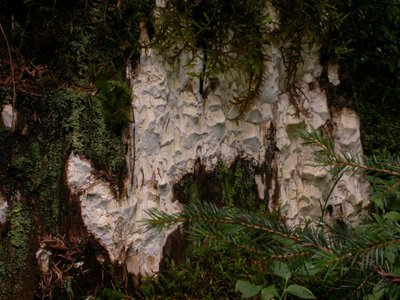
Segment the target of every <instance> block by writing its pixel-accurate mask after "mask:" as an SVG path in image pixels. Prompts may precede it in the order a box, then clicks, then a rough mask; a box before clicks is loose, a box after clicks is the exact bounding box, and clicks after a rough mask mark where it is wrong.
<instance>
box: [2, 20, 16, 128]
mask: <svg viewBox="0 0 400 300" xmlns="http://www.w3.org/2000/svg"><path fill="white" fill-rule="evenodd" d="M0 30H1V33H2V34H3V37H4V40H5V42H6V46H7V51H8V56H9V58H10V69H11V78H12V84H13V95H12V99H13V111H14V110H15V104H16V101H17V92H16V87H15V75H14V65H13V61H12V55H11V48H10V44H9V43H8V39H7V36H6V33H5V32H4V29H3V26H2V25H1V23H0ZM12 124H14V114H13V120H12Z"/></svg>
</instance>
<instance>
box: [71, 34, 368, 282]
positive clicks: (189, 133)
mask: <svg viewBox="0 0 400 300" xmlns="http://www.w3.org/2000/svg"><path fill="white" fill-rule="evenodd" d="M142 38H144V39H148V37H146V33H145V32H143V33H142ZM265 51H266V54H268V57H270V60H269V61H267V62H266V63H265V74H264V79H263V82H262V85H261V89H260V93H259V95H258V96H257V97H256V99H254V101H253V103H252V105H251V107H250V108H249V109H248V111H247V112H246V114H245V116H244V118H242V119H240V120H233V119H234V118H235V117H236V116H237V114H238V111H237V108H236V107H235V106H233V105H232V104H231V102H230V100H232V99H234V98H235V97H238V96H239V95H240V93H242V92H243V91H244V90H245V89H246V88H247V86H246V78H244V76H240V75H239V74H235V73H230V74H224V75H221V76H220V77H219V78H218V79H217V80H218V84H217V85H216V84H214V83H210V82H204V83H203V84H204V87H203V89H204V90H206V89H207V88H208V87H209V85H213V86H212V88H210V89H209V91H208V93H207V94H208V95H207V97H203V96H205V95H204V93H201V92H200V80H199V79H197V78H192V77H190V76H189V75H188V74H191V73H194V72H196V71H198V70H201V68H202V63H201V62H200V61H199V62H197V63H195V64H193V63H192V64H190V65H188V62H189V61H190V60H191V57H190V55H189V54H185V53H182V54H181V56H180V57H179V61H177V62H176V64H175V65H170V64H168V63H166V61H165V59H164V58H163V56H162V55H160V54H159V53H157V51H156V50H154V49H146V50H145V49H143V50H142V54H141V57H140V63H139V65H138V66H137V69H136V70H134V72H132V71H130V70H128V73H129V74H128V75H129V76H131V86H132V92H133V95H134V96H133V99H132V114H133V120H134V121H133V122H132V123H131V124H130V126H129V132H128V133H127V134H126V136H125V141H126V145H127V147H128V155H127V164H128V178H127V180H126V186H125V192H124V193H122V194H121V195H119V196H118V195H116V194H115V193H113V191H112V190H113V189H112V186H111V185H110V183H107V182H105V181H104V180H103V179H100V178H98V177H96V175H95V172H94V169H93V167H92V166H91V164H90V162H88V161H85V160H84V159H83V158H80V157H78V156H75V155H74V154H71V156H70V158H69V161H68V169H67V180H68V184H69V188H70V190H71V194H72V195H78V197H79V200H80V203H81V211H82V217H83V220H84V223H85V225H86V227H87V229H88V230H89V232H91V233H92V234H93V235H94V236H95V237H96V239H97V240H98V241H99V242H100V243H101V245H103V246H104V247H105V249H107V251H108V254H109V257H110V260H111V261H112V262H116V261H118V262H120V263H122V264H126V268H127V271H128V272H129V273H132V274H136V275H139V274H147V273H152V272H156V271H157V270H158V268H159V263H160V261H161V259H162V254H163V247H164V245H165V243H166V240H167V237H168V234H169V232H162V233H157V232H155V231H152V230H147V229H146V228H145V227H144V226H143V223H142V221H143V220H144V219H146V210H148V209H151V208H157V209H160V210H163V211H166V212H168V213H174V212H177V211H179V210H180V209H182V205H181V203H180V202H179V201H176V200H177V199H176V198H175V197H174V193H173V192H174V191H173V186H174V184H176V183H177V182H179V180H180V179H182V178H183V177H184V175H185V174H188V173H194V172H195V170H194V169H195V168H196V161H199V160H200V161H201V164H202V167H203V168H204V169H205V171H207V172H208V171H211V170H213V169H214V168H215V167H216V165H217V164H220V163H223V164H225V165H226V166H230V165H231V164H232V163H233V162H234V161H235V159H236V158H237V157H241V158H247V159H250V160H252V161H254V162H255V164H256V165H257V166H256V168H255V170H257V172H255V173H254V180H255V182H256V184H257V190H258V197H259V198H260V201H266V203H267V206H268V208H269V209H270V210H274V209H278V208H279V209H280V210H281V212H282V214H284V216H285V218H286V220H287V222H288V223H289V224H292V225H296V224H303V223H304V222H305V221H306V220H307V219H312V220H316V219H318V218H319V217H320V215H321V213H322V212H321V209H320V205H319V201H321V199H326V197H328V194H329V190H330V188H331V186H332V184H333V180H332V178H331V175H330V174H329V173H328V172H327V170H324V169H322V168H319V167H315V166H312V161H313V155H312V152H313V149H311V148H309V147H305V146H303V144H302V140H301V139H300V138H299V137H298V136H297V135H296V132H297V130H298V129H310V128H311V127H313V128H316V129H321V130H323V132H324V133H325V134H327V135H329V136H330V137H332V138H333V139H334V142H335V146H336V147H337V148H338V150H343V151H346V152H350V153H351V154H352V155H355V156H360V155H361V154H362V146H361V142H360V132H359V120H358V117H357V115H356V113H355V112H354V111H352V110H351V109H349V108H346V107H345V106H338V105H335V106H332V107H329V106H328V101H327V96H326V93H325V92H324V90H322V88H321V87H320V84H319V78H320V76H321V74H322V71H323V68H322V66H321V65H320V63H319V49H318V48H316V47H308V46H305V47H304V49H303V63H302V64H301V65H299V66H297V70H298V72H297V77H298V82H297V85H298V87H299V88H300V89H301V95H302V99H297V101H300V102H299V103H301V106H302V109H303V110H304V112H305V113H300V114H299V113H298V110H297V109H296V107H295V106H293V105H292V103H293V101H290V99H289V97H290V95H289V94H288V93H287V92H285V83H284V82H285V78H286V73H285V68H284V65H283V59H282V55H281V51H280V47H279V45H275V46H269V47H266V50H265ZM327 72H328V74H327V76H326V77H327V78H328V81H329V82H328V83H325V84H330V85H332V86H338V85H339V84H340V80H339V77H338V74H337V68H335V67H332V66H330V67H329V68H328V69H327ZM292 100H293V99H292ZM350 175H351V174H346V175H345V176H343V178H342V179H341V180H340V181H339V182H338V185H337V187H336V189H335V190H334V192H333V193H332V195H331V196H330V198H329V200H328V201H329V202H328V203H329V205H330V206H329V211H328V214H327V215H326V216H325V217H326V218H334V219H335V218H339V219H342V220H344V221H345V222H347V223H350V224H354V223H357V221H358V220H359V219H360V213H362V212H363V208H365V206H366V203H367V184H366V183H365V182H364V181H363V180H362V179H361V177H360V176H358V175H354V176H352V177H350ZM117 196H118V197H117ZM168 247H169V248H170V247H171V244H169V246H168ZM168 251H171V249H168Z"/></svg>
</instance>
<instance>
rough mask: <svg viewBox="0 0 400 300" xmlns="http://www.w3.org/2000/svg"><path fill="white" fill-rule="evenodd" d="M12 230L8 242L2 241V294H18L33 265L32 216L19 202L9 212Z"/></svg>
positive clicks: (0, 265)
mask: <svg viewBox="0 0 400 300" xmlns="http://www.w3.org/2000/svg"><path fill="white" fill-rule="evenodd" d="M7 219H8V220H9V223H10V230H9V231H8V233H7V239H6V240H7V242H6V241H5V240H2V241H0V295H3V296H4V295H18V293H19V292H20V291H21V290H22V288H23V287H22V285H21V284H20V281H21V280H22V278H26V276H27V275H28V274H29V270H30V269H31V266H30V265H29V263H30V260H31V256H32V253H31V243H30V242H31V235H32V232H33V227H32V221H31V216H30V215H29V213H28V211H27V209H26V208H24V207H23V205H22V204H20V203H17V204H16V205H15V206H14V208H13V209H12V210H11V211H10V212H9V213H8V216H7Z"/></svg>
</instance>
